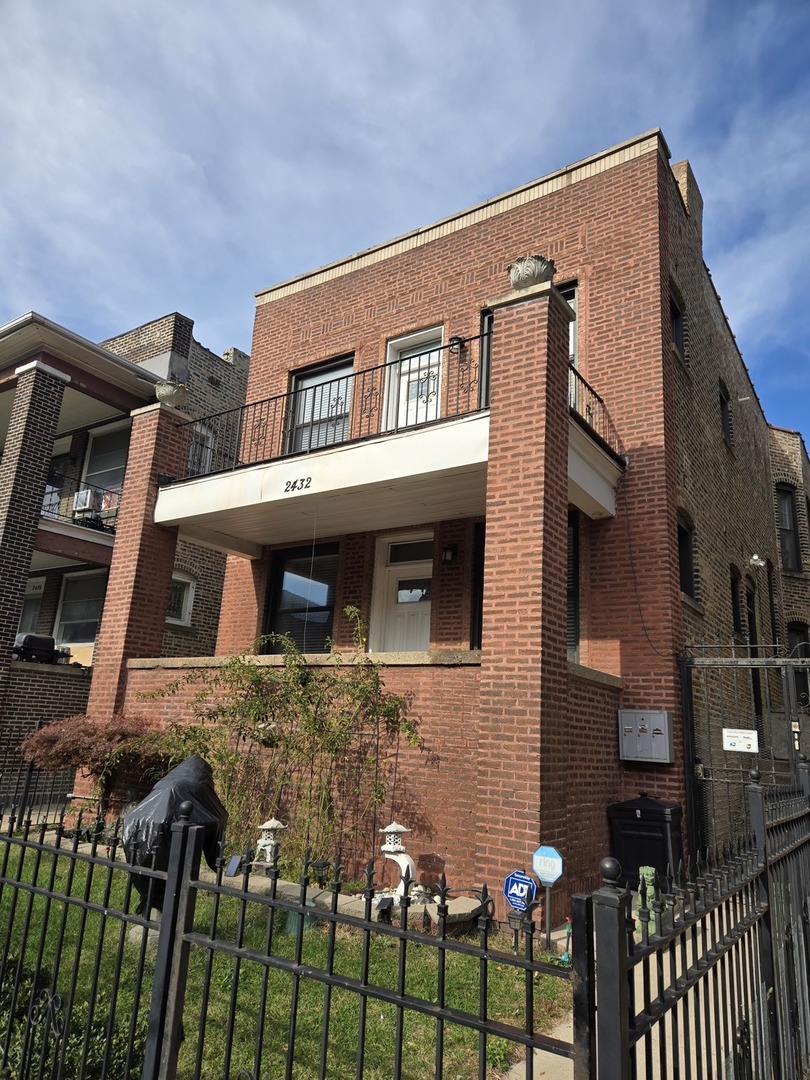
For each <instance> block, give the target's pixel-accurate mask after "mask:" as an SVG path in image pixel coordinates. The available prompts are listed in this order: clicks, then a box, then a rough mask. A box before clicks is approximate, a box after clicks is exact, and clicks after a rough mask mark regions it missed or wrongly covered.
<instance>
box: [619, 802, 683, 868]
mask: <svg viewBox="0 0 810 1080" xmlns="http://www.w3.org/2000/svg"><path fill="white" fill-rule="evenodd" d="M607 812H608V821H609V822H610V845H611V850H612V854H613V856H614V858H616V859H618V860H619V862H620V863H621V867H622V876H621V881H622V884H624V885H627V884H629V885H630V887H631V888H637V887H638V869H639V867H640V866H654V867H655V869H656V870H657V871H658V873H659V874H660V875H661V876H663V875H664V874H666V873H667V869H669V872H670V873H671V874H676V873H677V872H678V867H679V865H680V863H681V860H682V859H683V841H682V838H681V806H680V803H674V802H664V801H663V800H662V799H651V798H649V796H648V795H647V794H646V793H645V792H643V791H642V792H641V794H640V795H639V797H638V798H637V799H628V801H627V802H620V803H613V805H612V806H609V807H608V811H607Z"/></svg>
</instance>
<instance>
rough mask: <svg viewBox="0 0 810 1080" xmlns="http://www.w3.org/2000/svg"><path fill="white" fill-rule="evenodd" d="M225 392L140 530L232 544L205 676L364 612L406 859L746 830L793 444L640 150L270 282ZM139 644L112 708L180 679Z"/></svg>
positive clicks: (479, 868)
mask: <svg viewBox="0 0 810 1080" xmlns="http://www.w3.org/2000/svg"><path fill="white" fill-rule="evenodd" d="M535 253H541V254H542V255H543V256H545V257H546V258H547V259H549V260H553V263H554V267H555V272H554V275H553V282H552V281H548V280H542V279H543V276H544V275H543V274H542V272H541V273H540V274H539V275H537V276H536V277H534V278H533V277H532V276H531V273H530V271H532V270H536V269H537V267H536V266H535V267H531V266H529V265H527V263H526V262H524V261H523V260H522V258H521V257H525V256H531V255H533V254H535ZM509 267H511V268H512V271H511V276H510V274H509V273H507V268H509ZM541 269H542V268H541ZM247 402H248V404H247V405H246V407H245V408H244V409H243V410H241V411H240V412H239V414H238V417H234V416H232V415H229V416H228V417H226V418H222V417H219V418H217V417H211V418H209V419H207V420H203V421H202V425H203V428H204V429H205V432H206V438H207V439H208V440H209V447H210V455H209V461H208V467H207V468H204V469H197V470H196V475H190V476H186V477H185V478H183V479H181V480H180V481H179V482H176V483H171V484H166V485H163V486H162V487H161V490H160V492H159V495H158V499H157V503H156V510H155V520H156V521H157V522H158V523H159V524H161V525H162V526H164V527H166V528H167V529H169V528H170V527H175V528H176V529H177V531H178V535H179V537H180V538H181V539H182V538H187V539H193V540H195V541H196V542H202V543H206V544H209V545H211V546H213V547H216V548H218V549H219V550H221V551H225V552H228V567H227V572H226V580H225V589H224V594H223V607H222V617H221V620H220V625H219V636H218V641H217V646H216V655H217V657H222V656H225V655H227V654H229V653H232V652H235V651H239V650H241V649H243V648H244V647H245V646H246V645H248V644H249V643H250V642H251V641H252V640H253V639H254V638H255V637H256V636H257V635H259V634H261V633H264V632H268V631H285V632H289V633H291V634H292V635H293V636H294V637H295V638H296V640H297V641H298V642H299V644H300V645H301V647H302V648H303V649H304V650H305V651H306V652H307V653H308V654H311V656H312V659H313V662H316V663H317V662H319V661H318V658H319V656H321V657H322V658H323V659H322V662H324V663H328V662H329V660H328V657H327V656H326V655H325V650H326V648H327V645H326V641H327V638H332V639H333V640H334V642H335V643H336V646H337V647H338V648H341V647H344V646H348V644H349V634H350V627H349V625H348V622H347V620H346V618H345V616H344V615H343V611H344V608H345V607H346V605H349V604H352V605H355V606H357V607H358V608H359V609H360V610H361V612H362V613H363V614H364V617H365V618H366V620H367V622H368V628H369V649H370V651H371V652H373V653H374V654H375V655H376V656H377V657H378V658H379V660H380V661H381V663H382V664H383V666H384V673H385V679H386V683H387V685H388V686H389V687H390V688H391V689H394V690H396V691H401V692H403V693H406V694H408V695H409V699H410V711H411V715H412V716H414V717H416V718H418V719H419V721H420V722H421V732H422V734H423V736H424V738H425V741H426V746H427V748H428V749H429V750H430V754H429V755H425V754H421V755H420V754H419V752H417V751H414V752H412V753H411V754H410V756H408V755H407V754H406V755H405V756H404V758H403V761H402V763H401V766H400V780H399V787H398V789H397V792H396V795H395V799H394V803H393V805H392V807H391V811H392V814H394V815H395V816H396V817H397V818H399V819H400V820H404V821H405V822H406V823H408V824H411V825H413V826H414V827H415V831H414V835H413V836H412V837H411V838H410V840H409V850H410V851H411V852H412V853H413V854H414V856H415V857H417V864H418V865H419V866H420V867H421V866H427V865H430V866H432V867H434V868H435V867H436V866H441V867H444V868H445V869H446V872H447V875H448V879H449V880H451V881H453V882H465V881H466V882H472V881H480V880H481V879H482V878H483V879H486V880H487V881H488V882H489V883H490V884H492V883H495V882H497V880H498V879H500V878H502V877H503V876H504V875H505V874H506V873H508V872H509V871H511V870H512V869H514V868H515V866H527V865H529V863H530V861H531V854H532V852H533V851H534V849H535V848H536V847H537V845H538V844H539V843H544V844H550V845H554V846H556V847H557V848H558V849H559V850H560V851H561V852H562V853H563V855H564V856H565V858H566V860H567V862H566V876H565V885H566V887H567V890H568V891H571V890H573V889H577V888H582V887H587V886H590V885H592V884H593V883H594V875H595V871H596V867H597V865H598V862H599V859H600V858H601V857H602V856H603V855H604V854H605V853H606V852H607V851H608V849H609V837H608V823H607V816H606V807H607V806H608V804H610V803H612V802H614V801H616V800H621V799H625V798H630V797H633V796H635V795H637V793H638V792H639V791H641V790H643V791H646V792H647V793H649V794H650V795H655V796H659V797H662V798H665V799H674V800H677V801H678V802H679V803H681V804H683V805H684V809H685V812H686V817H687V819H688V824H689V828H690V836H691V837H692V843H693V844H694V843H696V842H698V843H699V842H700V841H701V840H702V839H703V838H704V837H705V833H706V828H707V826H708V825H709V824H711V823H712V822H717V821H720V819H722V818H723V817H725V819H726V824H727V825H731V824H738V823H739V822H738V818H739V814H740V812H741V810H740V804H739V800H738V796H739V791H740V783H741V780H742V779H743V778H744V775H745V774H744V770H745V769H747V768H749V767H750V766H751V765H752V764H753V763H754V762H756V763H758V764H759V767H760V768H761V769H762V770H763V772H765V773H766V775H767V776H768V777H771V778H778V776H780V775H781V774H782V772H783V771H784V770H785V769H788V768H789V764H790V757H791V754H792V752H793V749H792V747H793V742H792V738H791V736H790V733H789V732H790V724H791V721H792V718H791V717H790V716H789V709H788V705H789V703H788V702H786V701H785V700H784V698H783V697H780V696H779V693H780V692H778V691H777V689H775V687H776V686H777V683H778V679H777V678H776V676H775V675H774V672H772V671H771V670H770V669H767V668H763V669H760V668H759V667H757V666H756V664H754V665H753V666H745V665H746V664H747V663H748V661H750V660H755V661H757V663H758V662H759V660H760V659H763V658H768V657H777V656H779V655H780V653H781V652H783V651H784V643H785V642H787V641H788V640H789V634H790V633H791V630H790V626H791V625H793V626H797V625H798V624H802V625H803V626H804V629H805V630H806V624H807V623H808V621H810V597H809V596H807V595H806V594H805V588H806V583H805V580H804V577H803V576H802V575H803V574H804V573H805V570H804V569H803V568H806V569H807V570H810V551H808V552H806V554H807V555H808V557H807V558H805V559H804V562H802V563H799V564H798V565H796V566H791V565H786V559H787V560H788V563H789V561H790V557H791V556H790V551H791V550H792V549H791V547H790V544H791V543H793V542H795V543H796V544H797V545H798V548H797V550H798V551H801V552H802V553H805V548H806V546H807V544H808V521H807V518H806V516H805V513H806V509H807V503H806V498H805V495H804V491H805V487H804V479H805V477H806V475H807V474H806V455H805V457H804V458H803V459H802V464H801V468H798V467H797V465H796V460H797V459H796V455H795V453H794V448H793V447H792V444H791V445H788V444H789V443H790V441H791V438H794V439H795V437H793V436H788V435H786V434H784V433H779V432H773V431H772V430H771V429H770V428H769V426H768V424H767V421H766V419H765V417H764V415H763V412H762V409H761V407H760V405H759V402H758V399H757V397H756V394H755V392H754V389H753V387H752V384H751V381H750V378H749V375H748V372H747V370H746V367H745V365H744V363H743V362H742V359H741V357H740V354H739V351H738V349H737V347H736V344H735V340H734V337H733V334H732V333H731V330H730V328H729V326H728V323H727V320H726V317H725V315H724V313H723V310H722V307H721V304H720V301H719V298H718V296H717V294H716V292H715V289H714V287H713V285H712V281H711V277H710V275H709V273H708V272H707V270H706V268H705V265H704V262H703V254H702V201H701V196H700V193H699V190H698V188H697V185H696V182H695V179H694V177H693V175H692V172H691V169H690V167H689V165H688V163H686V162H682V163H680V164H677V165H674V166H671V165H670V162H669V151H668V148H667V146H666V143H665V141H664V138H663V136H662V135H661V133H660V132H658V131H652V132H649V133H647V134H645V135H642V136H640V137H638V138H635V139H632V140H630V141H628V142H626V143H624V144H622V145H620V146H617V147H613V148H611V149H609V150H607V151H605V152H603V153H600V154H597V155H595V156H594V157H592V158H589V159H587V160H585V161H582V162H579V163H577V164H575V165H572V166H570V167H567V168H565V169H562V170H560V171H559V172H556V173H553V174H551V175H549V176H546V177H543V178H542V179H540V180H538V181H535V182H532V183H530V184H526V185H525V186H523V187H520V188H517V189H515V190H513V191H510V192H508V193H506V194H505V195H503V196H499V197H497V198H493V199H490V200H488V201H487V202H486V203H483V204H481V205H479V206H476V207H473V208H472V209H470V210H466V211H463V212H460V213H458V214H456V215H453V216H452V217H449V218H446V219H444V220H442V221H440V222H438V223H436V224H434V225H431V226H427V227H424V228H420V229H418V230H416V231H414V232H413V233H409V234H408V235H406V236H404V237H401V238H399V239H396V240H393V241H391V242H389V243H385V244H381V245H379V246H377V247H374V248H371V249H369V250H367V251H364V252H362V253H361V254H359V255H355V256H352V257H350V258H347V259H345V260H341V261H339V262H337V263H334V264H331V265H329V266H327V267H324V268H321V269H319V270H315V271H313V272H311V273H309V274H305V275H302V276H301V277H298V278H295V279H293V280H290V281H287V282H284V283H282V284H280V285H277V286H274V287H271V288H269V289H266V290H263V291H262V292H260V293H258V294H257V300H256V316H255V326H254V337H253V348H252V365H251V371H250V378H249V385H248V393H247ZM235 431H236V434H234V432H235ZM221 447H227V448H228V449H227V451H226V452H221V449H220V448H221ZM177 453H178V455H179V458H182V453H181V452H180V451H177ZM783 458H784V461H782V459H783ZM788 459H789V464H788ZM168 471H172V470H168ZM203 474H205V475H203ZM786 485H790V486H791V491H792V493H793V496H794V499H793V503H794V505H795V507H796V511H795V514H796V516H795V518H794V519H792V521H791V525H790V528H794V525H793V521H795V529H794V535H793V537H790V536H788V535H787V534H788V532H789V531H790V529H789V528H788V527H787V525H786V524H785V522H786V520H787V519H786V518H784V514H785V513H786V512H787V511H786V509H785V507H787V500H786V498H785V497H784V490H785V486H786ZM799 492H801V498H797V493H799ZM780 493H781V494H780ZM780 499H781V502H780ZM780 513H781V514H782V515H783V517H782V518H777V515H778V514H780ZM777 520H778V521H779V522H780V525H779V528H777ZM153 558H154V560H155V561H154V567H157V566H158V565H159V564H160V562H159V561H160V559H161V558H162V559H163V560H164V561H165V560H166V559H168V558H170V553H169V551H168V549H167V550H166V551H165V552H163V553H157V552H156V553H155V554H154V556H153ZM786 577H787V578H789V579H790V588H789V587H788V586H787V585H786V584H784V581H783V579H785V578H786ZM131 578H132V573H131V572H130V571H129V570H128V568H127V567H126V566H124V564H123V563H122V564H121V568H120V585H121V588H122V589H125V588H126V587H127V585H128V583H129V582H130V579H131ZM807 580H810V578H808V579H807ZM794 586H795V587H794ZM791 590H792V591H791ZM132 617H133V619H134V620H135V624H138V625H139V620H140V623H142V624H143V627H144V633H145V634H146V636H147V637H148V626H147V624H148V621H149V612H148V605H147V603H146V602H143V603H140V604H137V605H134V606H133V609H132ZM135 624H131V625H130V626H129V628H128V630H127V633H128V634H129V637H126V635H125V631H124V629H123V628H121V629H120V631H118V632H117V633H115V634H113V632H112V631H111V632H110V637H109V640H108V641H106V642H105V640H104V634H103V633H102V641H101V643H100V645H99V652H100V662H101V660H102V659H103V662H104V663H105V664H106V665H107V670H108V675H109V677H108V678H107V679H105V686H106V687H107V690H106V697H105V698H104V699H103V700H102V699H99V700H98V701H97V707H98V709H99V710H100V711H103V710H104V709H110V708H112V707H113V706H114V705H116V704H117V705H118V706H121V705H122V704H123V706H124V707H128V706H130V705H132V707H134V703H135V702H136V701H141V698H140V697H139V695H140V693H141V692H142V691H144V690H150V689H155V688H156V687H158V686H159V685H160V684H161V683H162V682H165V681H166V680H167V679H168V678H169V677H171V678H176V677H177V669H178V668H180V667H182V662H173V661H170V660H166V659H164V660H160V659H149V658H143V657H146V655H147V654H146V653H144V652H141V653H140V654H139V653H138V652H137V647H136V645H135V644H134V642H135V639H136V638H137V636H138V633H139V631H138V625H135ZM796 632H797V633H798V631H796ZM802 632H804V631H802ZM101 654H103V656H102V655H101ZM139 655H140V657H141V659H137V657H138V656H139ZM155 655H156V654H155ZM721 660H722V661H723V662H725V661H731V662H732V663H731V665H729V666H725V667H724V666H723V663H719V661H721ZM740 661H743V663H742V665H740V664H739V662H740ZM261 662H263V663H268V664H272V663H275V662H277V658H276V657H273V656H268V657H265V658H263V659H262V661H261ZM206 663H208V665H209V666H214V665H216V664H217V663H219V661H218V660H216V659H211V660H210V661H204V660H199V661H195V664H196V665H197V666H205V664H206ZM701 663H703V665H704V666H701ZM735 664H737V666H736V667H735V666H734V665H735ZM730 672H731V675H730V674H729V673H730ZM730 695H733V696H730ZM177 705H178V701H177V699H176V700H175V701H174V703H173V706H172V707H173V708H174V709H176V708H177ZM154 708H155V710H156V711H159V709H160V706H159V705H157V704H156V705H154ZM619 709H623V710H637V711H638V712H637V713H635V714H630V716H629V720H628V721H626V722H625V726H624V727H622V726H621V725H620V724H619V723H618V710H619ZM649 710H655V712H656V718H655V719H654V722H653V724H643V723H641V722H640V721H639V713H640V714H641V715H642V719H643V714H644V713H646V712H647V711H649ZM658 714H660V715H658ZM667 720H669V722H670V724H671V730H672V733H673V739H672V748H671V751H670V747H669V745H668V741H667V739H666V737H665V736H663V737H659V738H658V741H657V742H655V737H656V733H657V732H658V730H660V729H659V728H658V726H657V725H658V724H663V725H664V730H666V725H667ZM628 724H629V731H630V738H629V739H627V738H623V737H622V735H623V733H624V731H625V728H628ZM634 724H635V725H636V726H635V727H634V726H633V725H634ZM651 727H652V731H650V728H651ZM724 727H734V728H745V729H754V730H756V731H757V733H758V735H759V756H758V757H756V758H754V757H753V756H752V755H750V754H740V753H738V752H731V751H728V750H726V749H724V746H723V743H722V729H723V728H724ZM653 745H655V746H656V747H659V746H660V747H661V749H660V750H657V749H656V750H652V749H651V746H653ZM620 747H621V748H622V752H623V754H624V755H625V757H626V758H630V757H632V755H633V753H635V754H637V755H640V759H639V760H625V759H623V758H622V757H620V752H619V751H620ZM634 747H635V750H634ZM652 754H656V755H657V756H658V759H659V760H657V761H653V760H651V755H652ZM730 792H731V793H732V794H729V793H730ZM563 903H564V901H563Z"/></svg>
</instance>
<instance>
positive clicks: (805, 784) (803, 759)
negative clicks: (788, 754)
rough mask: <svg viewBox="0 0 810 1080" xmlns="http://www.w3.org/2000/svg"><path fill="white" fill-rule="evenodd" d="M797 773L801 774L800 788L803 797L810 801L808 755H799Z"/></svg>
mask: <svg viewBox="0 0 810 1080" xmlns="http://www.w3.org/2000/svg"><path fill="white" fill-rule="evenodd" d="M796 771H797V772H798V774H799V787H800V788H801V792H802V795H804V797H805V798H806V799H810V761H808V760H807V754H799V755H798V759H797V763H796Z"/></svg>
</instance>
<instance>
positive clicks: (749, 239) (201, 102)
mask: <svg viewBox="0 0 810 1080" xmlns="http://www.w3.org/2000/svg"><path fill="white" fill-rule="evenodd" d="M808 60H810V0H763V2H757V0H680V3H678V4H672V3H670V2H663V0H612V2H610V3H608V2H606V0H567V2H566V3H565V4H549V3H541V2H539V0H400V2H399V3H396V2H390V0H389V2H386V0H343V2H342V3H334V2H331V0H229V2H228V3H223V2H221V0H216V2H214V0H131V2H129V3H124V2H122V0H121V2H113V0H27V2H26V0H0V324H1V323H4V322H7V321H9V320H11V319H14V318H16V317H18V316H19V315H21V314H23V313H25V312H27V311H30V310H34V311H38V312H40V313H41V314H43V315H45V316H47V317H48V318H50V319H53V320H55V321H56V322H58V323H61V324H63V325H65V326H67V327H68V328H69V329H71V330H73V331H75V332H77V333H79V334H82V335H83V336H85V337H87V338H90V339H91V340H93V341H100V340H102V339H104V338H107V337H111V336H113V335H116V334H119V333H122V332H123V331H124V330H127V329H130V328H132V327H135V326H138V325H140V324H141V323H144V322H148V321H149V320H150V319H154V318H157V317H159V316H160V315H163V314H166V313H168V312H170V311H175V310H177V311H181V312H182V313H183V314H185V315H188V316H189V317H191V318H192V319H194V321H195V329H194V335H195V337H196V338H197V340H198V341H201V342H202V344H204V345H206V346H207V347H208V348H210V349H212V350H214V351H215V352H222V351H223V350H224V349H226V348H228V347H229V346H231V345H236V346H238V347H239V348H242V349H245V350H249V348H250V338H251V332H252V325H253V311H254V293H255V292H256V291H257V290H259V289H262V288H265V287H266V286H269V285H272V284H274V283H276V282H278V281H282V280H284V279H286V278H289V277H292V276H294V275H296V274H299V273H303V272H305V271H307V270H310V269H313V268H315V267H317V266H321V265H323V264H324V263H327V262H330V261H332V260H334V259H338V258H341V257H343V256H346V255H350V254H352V253H354V252H356V251H360V250H362V249H364V248H367V247H369V246H371V245H373V244H376V243H379V242H382V241H384V240H387V239H390V238H391V237H393V236H397V235H399V234H401V233H404V232H409V231H410V230H412V229H414V228H417V227H418V226H421V225H426V224H429V223H430V222H432V221H435V220H436V219H438V218H441V217H443V216H445V215H447V214H450V213H453V212H455V211H458V210H461V209H464V208H465V207H468V206H470V205H473V204H475V203H477V202H480V201H481V200H484V199H487V198H490V197H492V196H494V195H497V194H499V193H500V192H503V191H505V190H508V189H509V188H512V187H516V186H518V185H520V184H523V183H526V182H527V181H530V180H532V179H535V178H537V177H539V176H543V175H544V174H546V173H549V172H553V171H555V170H556V169H559V168H562V167H564V166H565V165H568V164H570V163H572V162H575V161H578V160H580V159H582V158H585V157H588V156H590V155H591V154H594V153H597V152H598V151H600V150H603V149H605V148H607V147H609V146H612V145H614V144H616V143H618V142H622V141H624V140H625V139H628V138H631V137H633V136H635V135H638V134H640V133H641V132H644V131H647V130H649V129H651V128H656V127H660V128H661V129H662V131H663V133H664V136H665V138H666V140H667V143H668V145H669V147H670V150H671V151H672V160H673V161H679V160H682V159H683V158H688V159H689V160H690V161H691V163H692V167H693V170H694V172H695V175H696V177H697V181H698V184H699V186H700V189H701V192H702V194H703V198H704V204H705V208H704V251H705V258H706V262H707V264H708V266H709V268H710V270H711V272H712V276H713V279H714V282H715V285H716V287H717V289H718V292H719V293H720V295H721V298H722V301H723V306H724V308H725V310H726V313H727V315H728V317H729V320H730V323H731V326H732V329H733V330H734V332H735V334H736V337H737V343H738V345H739V347H740V349H741V351H742V353H743V357H744V359H745V362H746V364H747V365H748V367H749V370H750V371H751V374H752V376H753V379H754V383H755V386H756V389H757V392H758V394H759V397H760V400H761V401H762V403H763V406H764V409H765V413H766V416H767V417H768V419H769V420H770V422H771V423H774V424H778V425H781V426H784V427H790V428H797V429H800V430H803V431H804V432H805V434H806V435H807V436H810V409H809V408H808V395H809V393H810V64H809V63H808Z"/></svg>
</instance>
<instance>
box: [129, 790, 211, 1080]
mask: <svg viewBox="0 0 810 1080" xmlns="http://www.w3.org/2000/svg"><path fill="white" fill-rule="evenodd" d="M191 811H192V805H191V803H190V802H184V803H181V804H180V820H179V821H176V822H174V824H173V825H172V841H171V848H170V849H169V866H168V870H167V873H166V891H165V896H164V902H163V914H162V916H161V920H160V934H159V937H158V946H157V958H156V960H155V975H154V979H153V982H152V1003H151V1005H150V1008H149V1025H148V1028H147V1034H146V1047H145V1050H144V1066H143V1072H142V1073H141V1077H142V1080H174V1078H175V1074H176V1070H177V1054H178V1051H179V1049H180V1030H181V1021H182V1018H183V1004H184V1001H185V995H186V974H187V972H188V954H189V945H188V942H186V941H185V940H184V934H185V933H186V932H187V931H189V930H190V929H191V926H192V923H193V920H194V906H195V904H196V900H197V890H196V889H193V888H192V887H191V885H192V883H193V882H194V881H196V879H197V877H198V875H199V872H200V857H201V855H202V845H203V836H204V833H205V827H204V826H203V825H192V824H191Z"/></svg>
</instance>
